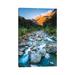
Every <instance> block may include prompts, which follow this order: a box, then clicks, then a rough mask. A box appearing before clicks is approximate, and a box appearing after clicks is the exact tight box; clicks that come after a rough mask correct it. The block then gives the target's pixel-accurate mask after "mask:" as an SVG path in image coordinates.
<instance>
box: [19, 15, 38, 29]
mask: <svg viewBox="0 0 75 75" xmlns="http://www.w3.org/2000/svg"><path fill="white" fill-rule="evenodd" d="M18 24H19V27H26V28H30V27H32V26H36V25H37V24H36V23H35V22H34V21H33V20H30V19H25V18H24V17H22V16H19V18H18Z"/></svg>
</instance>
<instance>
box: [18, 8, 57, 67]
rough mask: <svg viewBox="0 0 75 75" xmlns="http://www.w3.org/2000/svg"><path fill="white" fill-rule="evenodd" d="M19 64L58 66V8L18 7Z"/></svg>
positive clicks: (24, 65) (27, 65)
mask: <svg viewBox="0 0 75 75" xmlns="http://www.w3.org/2000/svg"><path fill="white" fill-rule="evenodd" d="M18 66H19V67H52V66H57V9H55V8H19V9H18Z"/></svg>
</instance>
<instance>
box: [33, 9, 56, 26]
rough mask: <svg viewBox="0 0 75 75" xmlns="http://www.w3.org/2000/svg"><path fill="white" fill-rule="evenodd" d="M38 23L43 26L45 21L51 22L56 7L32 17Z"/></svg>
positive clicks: (53, 20)
mask: <svg viewBox="0 0 75 75" xmlns="http://www.w3.org/2000/svg"><path fill="white" fill-rule="evenodd" d="M34 20H35V21H36V23H37V24H38V25H41V26H43V25H44V24H47V23H52V22H55V21H56V9H55V10H53V11H52V12H51V11H48V12H47V13H44V14H42V15H40V16H37V17H35V19H34Z"/></svg>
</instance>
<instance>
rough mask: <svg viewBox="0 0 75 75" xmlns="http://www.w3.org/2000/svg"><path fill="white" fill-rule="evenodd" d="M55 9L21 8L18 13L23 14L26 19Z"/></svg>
mask: <svg viewBox="0 0 75 75" xmlns="http://www.w3.org/2000/svg"><path fill="white" fill-rule="evenodd" d="M52 10H53V9H47V8H45V9H44V8H19V9H18V14H19V16H23V17H25V18H26V19H33V18H34V17H36V16H38V15H41V14H43V13H46V12H48V11H52Z"/></svg>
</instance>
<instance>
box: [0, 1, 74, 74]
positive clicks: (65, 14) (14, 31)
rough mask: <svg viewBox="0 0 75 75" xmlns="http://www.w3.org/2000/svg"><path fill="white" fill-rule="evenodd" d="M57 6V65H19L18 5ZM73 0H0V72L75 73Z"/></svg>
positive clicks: (31, 6)
mask: <svg viewBox="0 0 75 75" xmlns="http://www.w3.org/2000/svg"><path fill="white" fill-rule="evenodd" d="M19 7H23V8H28V7H29V8H57V11H58V12H57V14H58V15H57V40H58V41H57V44H58V45H57V47H58V53H57V67H43V68H42V67H40V68H39V67H37V68H35V67H34V68H32V67H31V68H19V67H18V8H19ZM74 7H75V2H74V0H0V75H41V74H42V75H75V8H74Z"/></svg>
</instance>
